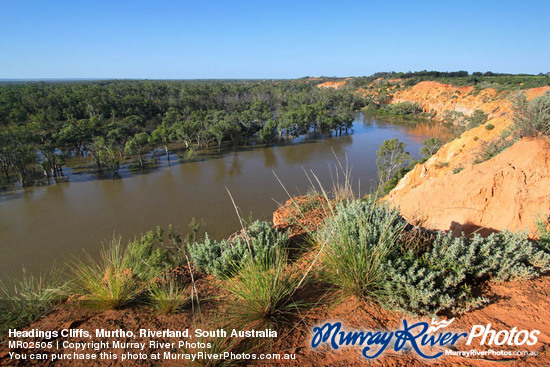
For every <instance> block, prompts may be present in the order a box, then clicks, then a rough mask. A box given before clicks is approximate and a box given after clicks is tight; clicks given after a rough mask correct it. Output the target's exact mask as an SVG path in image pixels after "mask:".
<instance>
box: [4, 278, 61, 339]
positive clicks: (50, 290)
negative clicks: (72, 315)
mask: <svg viewBox="0 0 550 367" xmlns="http://www.w3.org/2000/svg"><path fill="white" fill-rule="evenodd" d="M61 276H62V274H61V273H60V272H59V271H56V270H55V269H52V271H51V272H50V273H49V274H48V276H41V277H38V278H37V277H34V276H32V275H28V274H27V273H26V272H25V270H24V269H23V277H22V279H21V280H17V281H13V283H12V287H10V286H8V285H7V284H6V283H4V282H0V294H2V296H1V302H0V335H5V333H6V332H7V330H8V329H14V328H20V327H23V326H25V325H27V324H29V323H31V322H33V321H35V320H36V319H38V318H39V317H40V316H42V315H45V314H47V313H48V312H50V311H51V310H53V309H54V307H55V306H56V305H57V304H58V303H59V302H60V301H61V300H62V299H63V297H64V296H65V293H66V292H65V288H66V284H65V283H64V282H63V281H62V280H61Z"/></svg>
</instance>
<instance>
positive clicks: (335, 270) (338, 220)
mask: <svg viewBox="0 0 550 367" xmlns="http://www.w3.org/2000/svg"><path fill="white" fill-rule="evenodd" d="M336 213H337V214H336V215H334V216H333V217H331V218H328V219H327V220H326V222H325V225H324V227H323V228H322V229H321V230H319V231H318V232H317V234H316V238H315V239H316V241H317V242H318V243H319V244H321V246H322V249H323V250H322V253H321V264H322V274H321V275H322V277H323V278H324V280H325V281H326V282H328V283H329V284H332V285H334V286H335V287H336V288H337V289H339V290H341V291H342V293H343V295H346V296H348V295H355V296H357V297H359V298H363V299H365V298H370V297H376V296H377V295H378V294H379V292H380V290H381V289H382V288H383V285H384V282H385V265H386V263H387V261H388V257H389V255H390V254H391V252H392V251H393V250H394V248H395V246H396V242H397V239H398V237H399V236H400V234H401V232H402V231H403V229H404V227H405V226H406V224H407V223H406V221H405V220H404V219H403V218H402V217H401V216H400V215H399V214H398V212H397V211H395V210H392V209H390V208H389V207H387V206H385V205H381V204H378V203H376V201H375V199H374V198H372V197H369V198H368V199H365V200H363V201H350V202H347V203H340V204H338V205H337V207H336Z"/></svg>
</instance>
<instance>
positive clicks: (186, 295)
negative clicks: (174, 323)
mask: <svg viewBox="0 0 550 367" xmlns="http://www.w3.org/2000/svg"><path fill="white" fill-rule="evenodd" d="M188 300H190V292H189V291H188V290H187V287H184V286H183V285H181V284H180V283H178V281H177V279H175V277H173V276H170V275H168V276H166V277H164V279H161V280H160V281H159V282H152V283H151V285H150V287H149V301H150V304H151V306H152V307H153V308H154V309H155V310H157V311H158V312H159V313H161V314H163V315H168V314H171V313H174V312H176V311H178V309H180V308H181V307H182V306H183V305H184V304H185V303H186V302H187V301H188Z"/></svg>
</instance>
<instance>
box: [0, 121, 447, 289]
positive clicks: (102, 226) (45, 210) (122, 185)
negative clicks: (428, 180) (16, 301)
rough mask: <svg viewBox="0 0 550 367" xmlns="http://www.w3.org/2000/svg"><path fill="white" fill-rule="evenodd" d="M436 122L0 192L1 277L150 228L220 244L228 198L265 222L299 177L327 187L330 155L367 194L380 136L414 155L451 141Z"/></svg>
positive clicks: (299, 183) (230, 215)
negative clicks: (438, 141)
mask: <svg viewBox="0 0 550 367" xmlns="http://www.w3.org/2000/svg"><path fill="white" fill-rule="evenodd" d="M449 136H450V135H449V133H448V132H447V130H446V129H445V128H444V127H442V126H441V125H437V124H433V123H431V124H430V123H419V124H416V125H412V124H404V123H398V122H397V123H396V122H395V121H393V122H392V121H391V120H389V119H386V118H373V117H370V116H367V115H365V114H363V113H358V114H357V115H356V119H355V121H354V125H353V133H352V134H349V135H345V136H341V137H328V138H319V137H315V136H308V137H303V138H300V139H297V140H295V141H294V142H293V143H290V144H282V145H278V146H272V147H267V148H265V147H262V146H252V147H249V148H247V149H242V150H239V151H231V150H229V151H227V152H224V153H223V154H217V152H216V153H214V152H210V153H204V154H201V155H200V156H199V157H198V158H199V159H197V160H195V161H192V162H182V163H179V162H178V159H177V158H176V157H175V156H174V157H172V160H171V163H172V164H171V166H168V165H167V162H166V159H165V157H163V158H162V161H161V165H160V167H158V168H156V169H154V170H151V171H148V172H146V173H141V174H136V173H133V174H130V173H128V172H127V171H124V172H123V174H122V176H123V178H122V179H118V180H113V179H97V178H93V179H90V177H93V176H92V175H90V174H89V175H88V176H86V175H76V174H71V172H72V171H71V170H70V169H66V173H67V175H68V182H62V183H57V184H53V185H48V186H41V187H33V188H27V189H25V190H22V189H20V190H18V191H15V192H10V193H0V251H1V258H2V260H1V262H0V278H1V279H5V278H6V277H16V278H18V277H20V275H21V270H22V268H23V267H25V269H26V270H27V271H28V272H30V273H32V274H40V273H45V272H47V271H48V270H49V269H51V267H52V266H53V265H54V264H56V265H57V266H61V265H63V264H64V263H65V262H66V261H67V260H69V259H71V258H72V257H73V256H82V255H83V254H84V252H86V253H89V254H90V255H92V256H97V254H98V252H99V249H100V248H101V243H102V241H103V242H104V241H106V240H109V239H111V238H112V237H113V236H114V235H115V236H122V238H123V241H125V242H126V241H128V240H129V239H132V238H134V237H135V236H136V235H139V234H140V233H143V232H146V231H147V230H150V229H154V228H155V227H156V226H157V225H161V226H165V227H166V226H167V225H168V224H174V225H175V226H176V228H181V229H183V230H185V229H186V228H187V223H189V221H190V220H191V218H193V217H195V218H197V219H198V220H200V221H202V223H203V227H202V229H203V230H206V231H208V232H209V234H210V235H211V237H214V238H223V237H226V236H228V235H229V234H231V233H233V232H234V231H236V230H237V229H238V228H239V221H238V218H237V215H236V213H235V209H234V207H233V205H232V203H231V198H230V196H229V194H228V191H229V192H230V193H231V195H232V196H233V199H234V200H235V203H236V204H237V206H238V207H239V209H240V211H241V212H242V214H243V216H244V217H246V218H248V217H249V215H250V213H252V217H253V218H255V219H265V220H271V217H272V212H273V211H274V210H275V209H277V207H278V203H284V202H285V201H286V200H287V199H288V195H287V194H286V193H285V190H284V188H283V187H282V186H281V184H280V183H279V182H278V180H277V178H276V177H275V175H277V177H278V178H279V179H280V180H281V181H282V183H283V184H284V185H285V187H286V189H287V190H289V191H290V193H291V194H292V195H295V194H299V193H301V194H305V193H306V192H307V191H308V187H309V186H310V183H309V181H308V178H307V177H306V174H305V173H304V171H306V172H308V173H310V172H314V173H315V175H316V176H317V177H318V178H319V179H320V180H321V182H322V183H323V185H324V186H326V187H329V186H331V183H332V179H331V172H332V175H334V173H335V165H336V158H335V155H336V156H337V157H338V158H339V159H340V160H341V161H342V162H345V160H346V156H347V159H348V160H349V164H350V166H351V167H352V175H353V179H354V183H355V184H354V186H355V187H358V186H359V184H358V183H360V188H361V191H362V193H366V192H368V190H369V189H370V188H371V187H372V185H373V184H374V183H375V181H376V171H377V168H376V151H377V150H378V148H379V146H380V144H381V143H382V142H383V141H384V140H385V139H393V138H398V139H399V140H400V141H403V142H405V143H406V144H407V149H406V150H407V151H408V152H410V153H411V154H412V155H413V156H416V157H418V156H419V149H420V147H421V146H422V142H423V140H425V139H427V138H430V137H440V138H446V137H449Z"/></svg>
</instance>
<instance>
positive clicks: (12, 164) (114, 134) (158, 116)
mask: <svg viewBox="0 0 550 367" xmlns="http://www.w3.org/2000/svg"><path fill="white" fill-rule="evenodd" d="M365 103H366V101H365V100H364V98H362V97H361V96H360V95H358V94H357V93H354V92H353V91H350V90H341V91H336V90H322V89H319V88H316V87H315V86H314V84H312V83H306V82H304V81H201V82H193V81H135V80H134V81H94V82H92V81H88V82H83V81H79V82H47V83H46V82H39V83H12V84H3V85H0V128H1V130H0V166H1V168H2V172H3V180H4V181H6V182H14V181H18V182H19V183H20V184H21V185H23V186H26V185H32V184H34V183H37V182H39V181H40V180H41V179H42V180H43V179H44V178H47V177H58V176H61V175H63V166H64V164H65V162H66V160H67V159H68V158H71V157H74V156H78V155H81V156H87V157H90V158H91V159H92V160H93V162H95V169H96V170H97V171H98V172H103V171H105V172H109V173H110V174H111V175H112V176H113V177H117V176H118V171H119V169H120V167H121V165H122V164H123V163H128V162H130V163H132V164H134V165H136V166H137V167H139V168H143V167H144V166H145V165H146V164H147V157H148V154H149V153H150V152H152V151H154V150H156V149H161V150H163V151H165V152H166V154H167V156H168V159H169V155H168V153H169V152H168V150H169V146H170V144H172V143H174V142H179V143H181V144H182V145H183V146H184V149H185V156H187V157H192V156H193V155H194V154H195V153H196V152H197V151H198V150H200V149H203V148H207V147H212V146H217V148H218V149H221V147H222V143H223V144H230V145H232V146H233V147H235V148H237V147H239V146H241V145H245V144H247V143H248V140H249V138H250V137H252V136H255V137H256V138H257V140H258V141H259V142H260V143H263V144H272V143H275V142H277V141H279V140H281V139H292V138H294V137H297V136H299V135H301V134H305V133H307V132H310V131H314V132H318V133H320V134H327V135H329V134H342V133H345V132H347V131H348V129H349V128H350V127H351V124H352V121H353V114H352V112H353V111H355V110H358V109H361V108H362V107H364V105H365Z"/></svg>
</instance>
